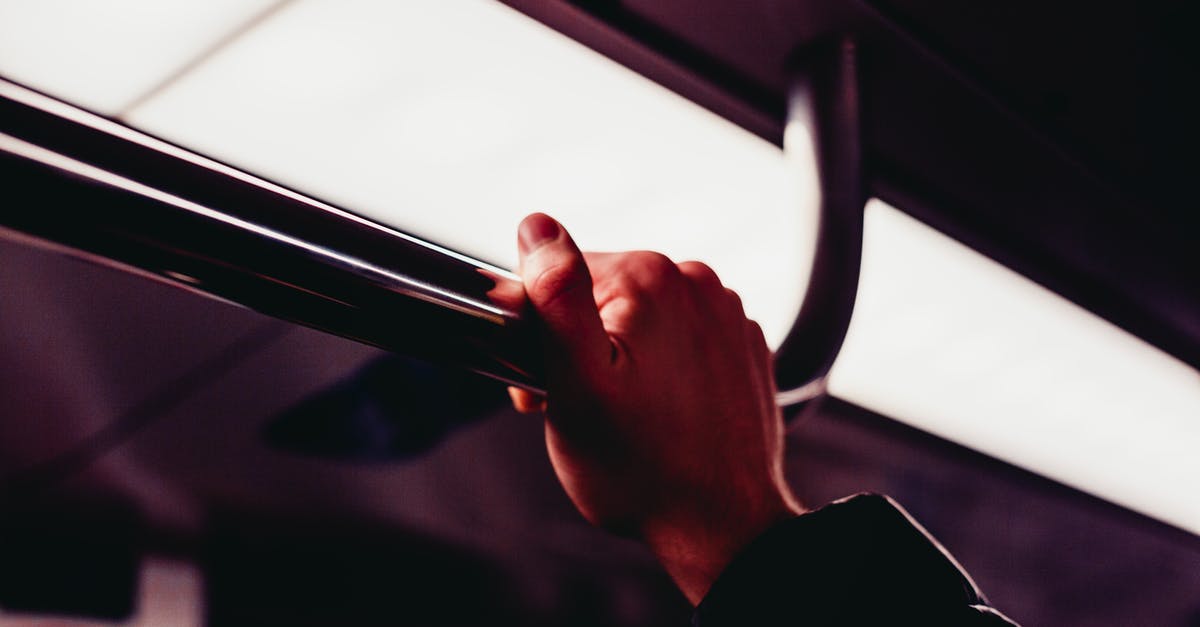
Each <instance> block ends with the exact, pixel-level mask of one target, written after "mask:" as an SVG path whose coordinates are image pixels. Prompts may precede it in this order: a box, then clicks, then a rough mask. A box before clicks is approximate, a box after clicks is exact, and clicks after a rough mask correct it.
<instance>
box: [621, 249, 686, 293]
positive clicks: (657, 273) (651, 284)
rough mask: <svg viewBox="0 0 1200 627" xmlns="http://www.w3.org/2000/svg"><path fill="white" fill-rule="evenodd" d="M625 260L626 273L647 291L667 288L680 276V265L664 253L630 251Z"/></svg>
mask: <svg viewBox="0 0 1200 627" xmlns="http://www.w3.org/2000/svg"><path fill="white" fill-rule="evenodd" d="M625 261H626V266H625V271H626V273H627V274H628V275H629V276H630V277H631V278H632V279H633V281H634V283H636V284H638V285H640V286H641V287H643V288H644V289H646V290H647V291H651V292H657V291H661V290H663V289H667V288H669V287H670V286H671V285H672V284H673V283H674V281H675V280H676V279H677V278H678V277H679V267H678V266H676V265H675V263H674V262H672V261H671V259H670V258H668V257H667V256H666V255H664V254H662V253H657V252H653V251H647V250H642V251H636V252H632V253H629V255H628V256H627V257H626V260H625Z"/></svg>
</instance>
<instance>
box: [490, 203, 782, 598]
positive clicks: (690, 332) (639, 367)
mask: <svg viewBox="0 0 1200 627" xmlns="http://www.w3.org/2000/svg"><path fill="white" fill-rule="evenodd" d="M519 239H520V249H521V275H522V278H523V281H524V284H525V290H526V293H527V294H528V296H529V299H530V302H531V303H532V305H533V307H534V309H535V310H536V311H537V314H538V316H539V318H540V320H541V322H542V325H543V330H544V335H545V342H546V373H547V374H546V391H547V394H546V397H545V399H542V398H540V397H536V396H534V395H532V394H530V393H529V392H525V391H523V390H518V389H515V388H514V389H512V390H510V391H511V393H512V396H513V403H514V405H515V406H516V407H517V408H518V409H519V410H522V411H526V412H530V411H537V410H544V411H545V413H546V446H547V449H548V451H549V455H550V461H551V462H552V463H553V465H554V470H555V472H556V473H557V475H558V478H559V481H561V483H562V485H563V488H564V489H565V490H566V492H567V494H568V496H570V498H571V500H572V501H573V502H574V503H575V506H576V507H577V508H578V509H579V511H580V512H581V513H582V514H583V516H584V517H585V518H587V520H588V521H590V522H592V523H593V524H596V525H599V526H601V527H604V528H606V529H609V530H611V531H614V532H616V533H620V534H622V535H627V536H630V537H634V538H637V539H640V540H641V541H643V542H645V543H646V544H647V545H648V546H649V547H650V549H651V550H652V551H653V552H654V553H655V555H656V556H657V557H658V559H659V560H660V562H662V564H663V566H664V567H665V568H666V569H667V572H668V573H669V574H670V575H671V576H672V577H673V578H674V579H675V581H676V583H677V584H678V585H679V587H680V589H681V590H683V592H684V594H685V596H687V597H688V599H689V600H690V601H692V602H693V603H697V602H699V600H700V599H701V598H703V596H704V594H705V592H707V590H708V588H709V586H710V585H711V584H712V582H713V581H714V580H715V579H716V577H717V575H719V574H720V573H721V570H722V569H724V567H725V566H726V565H727V564H728V563H729V561H730V560H732V559H733V557H734V556H735V555H736V554H737V552H738V551H740V550H741V548H743V547H744V546H745V545H746V544H747V543H748V542H749V541H750V540H752V539H754V538H755V537H756V536H758V535H759V534H760V533H762V532H763V531H765V530H766V529H767V528H768V527H770V526H771V525H773V524H774V523H776V522H778V521H780V520H782V519H784V518H788V517H791V516H795V515H797V514H799V513H800V511H801V508H800V505H799V504H798V503H797V502H796V500H795V498H794V497H793V496H792V495H791V492H790V491H789V489H788V487H787V484H786V482H785V481H784V478H783V424H782V420H781V417H780V411H779V407H778V406H777V405H776V403H775V388H774V383H773V381H774V379H773V377H772V374H771V354H770V350H769V349H768V348H767V344H766V341H765V340H764V339H763V335H762V330H761V329H760V328H759V326H758V324H757V323H755V322H753V321H751V320H748V319H747V318H746V316H745V313H744V312H743V311H742V305H741V301H740V299H739V298H738V296H737V295H736V294H735V293H734V292H732V291H731V290H729V289H727V288H725V287H724V286H723V285H721V282H720V280H719V279H718V278H717V276H716V274H714V273H713V271H712V270H711V269H709V268H708V267H707V266H705V265H704V264H701V263H697V262H685V263H681V264H678V265H677V264H675V263H673V262H671V261H670V260H669V259H667V258H666V257H664V256H662V255H659V254H657V253H650V252H631V253H599V254H592V253H589V254H587V255H586V256H585V255H583V254H581V253H580V252H579V249H578V248H577V247H576V245H575V243H574V242H573V241H572V239H571V237H570V235H569V234H568V233H567V232H566V231H565V230H564V229H563V228H562V227H561V226H560V225H559V224H558V223H557V222H555V221H554V220H553V219H551V218H550V217H548V216H546V215H543V214H533V215H531V216H529V217H527V218H525V220H524V221H523V222H522V223H521V227H520V235H519Z"/></svg>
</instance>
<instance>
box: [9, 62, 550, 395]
mask: <svg viewBox="0 0 1200 627" xmlns="http://www.w3.org/2000/svg"><path fill="white" fill-rule="evenodd" d="M0 185H2V187H0V193H2V194H3V195H2V196H0V197H2V198H3V201H2V202H3V206H2V208H0V235H7V236H9V237H13V236H16V237H21V238H25V239H32V241H35V242H37V243H40V244H42V245H47V246H53V247H59V248H63V249H64V250H67V251H68V252H70V253H72V254H76V255H80V256H84V257H87V258H90V259H92V260H95V261H99V262H102V263H110V264H113V263H115V264H116V265H119V266H121V267H124V268H126V269H135V270H137V271H139V272H141V273H143V274H147V275H149V276H152V277H155V278H158V279H161V280H164V281H167V282H169V283H172V284H174V285H178V286H181V287H185V288H187V289H189V290H193V291H197V292H200V293H203V294H207V295H210V296H215V297H218V298H221V299H224V300H227V301H231V302H234V303H238V304H241V305H245V306H247V307H250V308H252V309H255V310H258V311H261V312H263V313H266V314H269V315H272V316H276V317H279V318H283V319H286V320H290V321H293V322H297V323H300V324H303V325H307V326H310V327H315V328H318V329H321V330H324V331H328V332H331V333H335V334H338V335H342V336H345V337H348V338H352V339H354V340H358V341H361V342H365V343H368V344H373V345H376V346H380V347H382V348H385V349H388V350H394V351H397V352H402V353H406V354H410V355H415V356H418V357H422V358H426V359H431V360H434V361H439V362H443V363H450V364H453V365H458V366H463V367H466V368H469V369H471V370H474V371H476V372H480V373H482V374H486V375H489V376H491V377H494V378H497V379H500V380H502V381H506V382H509V383H513V384H516V385H519V386H522V387H525V388H528V389H532V390H538V389H540V382H541V347H540V345H539V343H538V341H537V336H536V334H535V333H534V332H533V331H532V329H530V326H531V325H530V324H529V320H531V319H532V318H531V317H530V316H528V315H526V309H527V305H526V302H525V292H524V289H523V287H522V285H521V283H520V281H519V279H518V278H517V277H516V276H514V275H512V274H511V273H509V272H507V271H505V270H502V269H500V268H497V267H494V266H491V265H488V264H486V263H483V262H480V261H477V260H474V259H471V258H469V257H466V256H464V255H461V254H458V253H455V252H453V251H450V250H447V249H444V248H441V247H438V246H436V245H433V244H430V243H428V242H424V241H422V240H420V239H417V238H415V237H412V236H409V235H406V234H404V233H401V232H399V231H397V230H395V229H393V228H390V227H387V226H384V225H381V224H378V223H376V222H372V221H370V220H366V219H364V218H361V217H359V216H356V215H354V214H352V213H350V212H348V211H345V210H343V209H340V208H337V207H334V206H331V205H329V204H327V203H324V202H321V201H319V200H316V199H314V198H311V197H309V196H306V195H304V194H300V193H297V192H295V191H293V190H289V189H286V188H283V187H281V186H279V185H275V184H273V183H270V182H268V181H265V180H263V179H260V178H257V177H255V176H252V175H249V174H246V173H244V172H241V171H239V170H236V169H234V168H231V167H229V166H227V165H225V164H222V163H219V162H217V161H214V160H212V159H209V158H206V157H204V156H201V155H198V154H196V153H194V152H191V151H188V150H186V149H183V148H180V147H178V146H175V145H172V144H170V143H167V142H164V141H162V140H159V139H157V138H154V137H151V136H149V135H146V134H144V133H141V132H139V131H136V130H134V129H131V128H129V127H126V126H123V125H121V124H119V123H116V122H114V121H112V120H110V119H107V118H103V117H100V116H97V115H94V114H92V113H89V112H87V111H84V110H82V109H79V108H77V107H74V106H72V105H69V104H66V103H64V102H61V101H59V100H56V99H54V98H50V97H48V96H45V95H43V94H40V93H38V92H36V91H33V90H31V89H28V88H25V87H23V86H20V85H17V84H15V83H12V82H9V81H6V80H3V79H0Z"/></svg>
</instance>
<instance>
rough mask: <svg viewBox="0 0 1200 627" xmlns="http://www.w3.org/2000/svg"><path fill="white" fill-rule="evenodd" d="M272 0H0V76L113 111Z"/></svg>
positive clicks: (260, 11)
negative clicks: (198, 0) (95, 0)
mask: <svg viewBox="0 0 1200 627" xmlns="http://www.w3.org/2000/svg"><path fill="white" fill-rule="evenodd" d="M277 3H278V0H209V1H206V2H196V1H195V0H102V1H97V2H92V1H90V0H0V74H3V75H4V76H5V77H6V78H10V79H12V80H15V81H18V82H22V83H25V84H27V85H29V86H31V87H34V88H37V89H40V90H42V91H45V92H48V93H51V94H53V95H56V96H59V97H61V98H64V99H66V100H69V101H71V102H73V103H75V104H78V105H81V106H84V107H87V108H90V109H92V110H94V111H96V112H98V113H104V114H109V115H115V114H118V113H120V112H121V111H122V110H123V109H124V108H125V107H126V106H128V105H129V104H130V103H132V102H135V101H136V100H137V99H138V98H139V97H141V96H142V95H143V94H145V93H146V92H148V91H149V90H151V89H153V88H154V87H155V86H156V85H158V84H159V83H160V82H161V81H163V80H164V79H165V78H167V77H169V76H171V75H172V73H174V72H176V71H177V70H179V69H180V68H182V67H184V66H186V65H187V64H188V63H189V62H190V61H192V60H193V59H195V58H196V57H197V56H198V55H201V54H203V53H204V52H205V51H206V50H208V49H209V48H211V47H212V46H214V45H215V44H218V43H219V42H221V41H222V40H223V39H224V38H225V37H227V36H229V35H230V34H231V33H234V32H236V31H238V30H239V29H240V28H241V27H243V26H245V25H246V24H247V23H250V22H253V21H254V20H255V19H256V18H257V17H258V16H260V15H262V14H263V12H264V11H266V10H268V9H269V8H270V7H272V6H273V5H274V4H277Z"/></svg>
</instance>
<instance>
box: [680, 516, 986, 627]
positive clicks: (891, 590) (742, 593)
mask: <svg viewBox="0 0 1200 627" xmlns="http://www.w3.org/2000/svg"><path fill="white" fill-rule="evenodd" d="M984 604H986V601H985V600H984V599H983V596H982V594H981V593H980V592H979V590H978V589H977V588H976V587H975V585H974V583H973V582H972V581H971V580H970V578H969V577H968V576H967V575H966V573H965V572H963V571H962V569H961V567H959V566H958V564H957V563H956V562H955V561H954V560H953V558H951V557H950V556H949V554H948V553H946V552H945V550H944V549H943V548H942V547H941V545H939V544H938V543H937V542H936V541H935V540H934V539H933V538H931V537H930V536H929V535H928V533H926V532H925V530H924V529H922V528H921V527H920V525H918V524H917V523H916V522H915V521H914V520H912V518H911V517H910V516H908V514H907V513H906V512H905V511H904V510H903V509H902V508H900V506H899V505H897V504H896V503H895V502H894V501H892V500H891V499H889V498H887V497H885V496H881V495H876V494H862V495H857V496H853V497H850V498H847V499H843V500H841V501H837V502H834V503H832V504H830V505H827V506H825V507H823V508H821V509H819V510H816V511H812V512H809V513H806V514H803V515H801V516H798V517H796V518H793V519H790V520H787V521H784V522H782V523H779V524H777V525H775V526H774V527H772V528H771V529H769V530H768V531H766V532H765V533H764V534H763V535H761V536H759V537H758V538H756V539H755V540H754V541H753V542H751V544H750V545H749V546H747V547H746V548H745V549H744V550H743V551H742V552H741V553H740V554H739V555H738V556H737V557H736V558H735V559H734V560H733V562H732V563H730V564H729V566H727V567H726V569H725V570H724V572H722V574H721V576H720V577H719V578H718V579H717V580H716V582H714V584H713V586H712V587H711V588H710V589H709V591H708V594H707V595H705V597H704V599H703V600H702V601H701V602H700V605H699V606H697V608H696V612H695V614H694V615H693V620H692V624H693V625H695V626H697V627H700V626H704V627H717V626H720V625H777V624H778V625H782V624H792V625H796V624H804V625H824V624H832V623H836V624H845V623H858V622H860V621H861V622H870V621H881V623H880V624H887V623H891V622H894V621H895V620H896V619H899V618H904V617H911V618H915V619H920V620H922V621H924V622H923V623H922V624H936V623H939V622H941V621H942V620H945V621H947V623H952V622H953V621H954V620H955V617H962V616H963V613H964V612H968V611H970V612H972V613H975V612H976V610H974V609H972V608H971V606H973V605H984Z"/></svg>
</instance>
